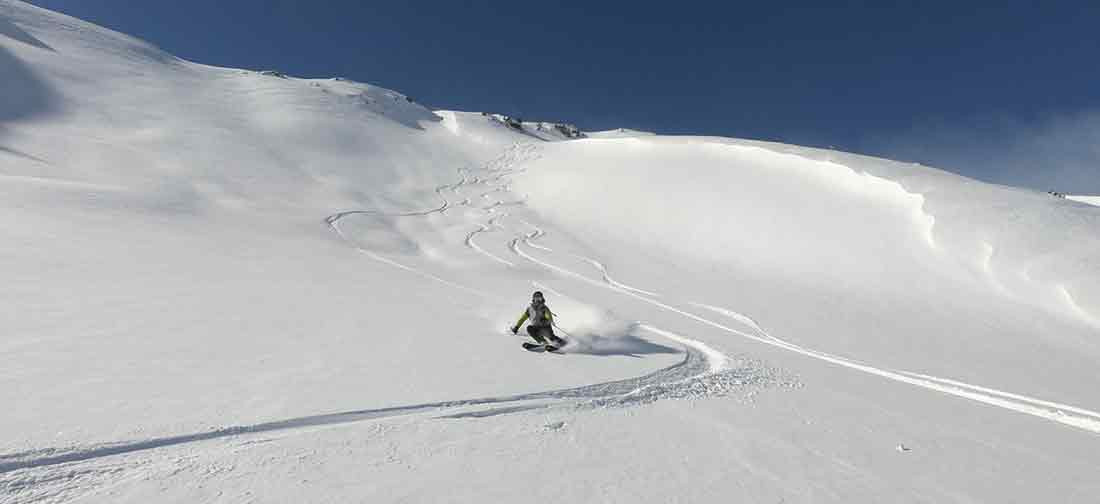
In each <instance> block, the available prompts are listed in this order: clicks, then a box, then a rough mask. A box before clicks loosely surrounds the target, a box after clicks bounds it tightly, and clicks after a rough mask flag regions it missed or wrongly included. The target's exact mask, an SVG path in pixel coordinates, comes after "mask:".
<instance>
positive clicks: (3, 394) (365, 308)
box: [0, 0, 1100, 503]
mask: <svg viewBox="0 0 1100 504" xmlns="http://www.w3.org/2000/svg"><path fill="white" fill-rule="evenodd" d="M368 49H369V48H368ZM275 73H278V72H268V73H266V74H265V73H264V72H256V71H250V70H240V69H228V68H218V67H211V66H207V65H202V64H199V63H193V62H188V61H185V60H182V59H178V58H175V57H174V56H171V55H169V54H167V53H165V52H164V51H161V50H159V49H157V48H155V47H153V46H152V45H150V44H147V43H145V42H142V41H140V40H136V39H133V38H131V37H128V36H126V35H123V34H119V33H117V32H113V31H111V30H107V29H105V28H101V27H98V26H95V25H92V24H89V23H85V22H83V21H79V20H76V19H73V18H71V17H68V16H64V15H61V14H58V13H54V12H51V11H48V10H44V9H40V8H37V7H34V6H31V5H28V4H26V3H22V2H18V1H15V0H0V86H2V90H3V93H0V209H2V211H0V237H2V239H0V242H2V243H3V245H2V246H0V276H2V277H3V278H4V279H5V288H4V289H2V290H0V306H2V307H3V308H2V309H0V310H2V311H0V322H2V327H4V329H5V331H4V336H3V338H2V339H0V380H2V383H3V384H4V386H3V387H0V404H4V405H6V406H8V407H7V408H6V409H5V414H4V415H2V416H0V432H4V433H5V434H7V435H5V436H3V437H0V502H5V503H6V502H13V503H14V502H68V501H72V500H77V499H83V500H86V501H93V502H96V501H99V502H149V501H167V500H176V501H189V502H190V501H210V502H221V501H227V502H228V501H233V502H236V501H242V500H257V501H264V502H271V501H276V502H303V501H306V502H318V501H329V502H342V501H348V500H364V501H371V502H390V501H451V502H484V501H486V500H493V501H496V500H500V501H505V500H507V501H510V502H513V501H514V502H545V501H555V502H556V501H560V500H563V499H567V500H571V501H580V502H586V501H611V502H668V501H673V500H679V501H689V502H717V501H722V502H725V501H728V500H731V499H733V500H746V501H753V502H755V501H760V502H774V501H789V502H853V501H856V502H883V501H925V502H927V501H935V502H969V501H1006V500H1024V501H1042V500H1049V498H1050V496H1052V495H1057V496H1059V498H1060V499H1061V500H1064V501H1075V502H1088V501H1089V500H1090V499H1091V498H1092V496H1094V495H1095V494H1096V492H1097V491H1100V486H1098V485H1100V483H1098V482H1097V481H1096V479H1095V477H1094V472H1095V467H1096V465H1097V463H1100V459H1098V458H1097V451H1096V450H1095V446H1094V442H1095V440H1096V434H1097V433H1098V432H1100V413H1098V411H1100V403H1098V402H1097V396H1096V394H1095V390H1096V388H1097V386H1098V385H1100V378H1098V377H1097V375H1096V373H1095V369H1096V365H1097V363H1098V362H1100V340H1098V339H1097V335H1098V333H1100V287H1098V286H1100V264H1098V263H1097V262H1096V257H1100V209H1098V208H1096V207H1094V206H1089V205H1086V204H1083V203H1081V202H1078V201H1073V200H1072V199H1060V198H1052V197H1050V196H1049V195H1047V194H1043V193H1040V192H1037V191H1029V190H1024V189H1017V188H1011V187H1003V186H995V185H990V184H985V183H982V182H979V181H975V180H972V179H969V178H966V177H962V176H959V175H955V174H951V173H948V172H945V171H941V170H937V169H934V168H930V167H924V166H919V165H914V164H911V163H901V162H895V161H889V160H884V159H878V158H872V157H866V156H860V155H856V154H849V153H842V152H836V151H831V150H824V149H813V148H806V147H799V146H793V145H784V144H778V143H771V142H760V141H751V140H739V139H730V138H719V137H701V136H662V135H653V134H651V133H646V132H641V131H634V130H627V129H620V130H611V131H606V132H581V131H580V130H578V129H577V128H575V127H573V126H570V125H568V124H566V123H548V122H547V123H543V122H529V121H521V120H518V119H515V118H511V117H507V116H503V115H497V114H489V113H484V114H483V113H478V112H460V111H450V110H429V109H428V108H426V107H424V106H422V105H420V104H418V103H416V102H415V101H413V100H410V99H409V98H408V97H407V96H406V95H404V94H401V93H399V92H397V91H393V90H389V89H385V88H382V87H378V86H374V85H371V84H366V83H357V82H352V81H347V80H343V79H300V78H294V77H290V76H286V75H275ZM536 289H537V290H540V291H543V292H544V293H545V294H546V297H547V300H548V304H549V305H550V306H551V307H552V309H553V312H554V313H555V314H556V317H555V323H556V326H555V331H557V332H558V333H559V334H560V335H562V336H564V337H566V338H567V339H568V340H569V343H568V345H567V346H565V347H564V348H563V351H562V352H560V354H557V355H555V354H552V353H543V354H537V353H531V352H527V351H525V350H523V349H522V348H521V347H520V345H519V343H520V342H521V341H523V339H522V338H521V337H522V336H523V335H524V334H525V329H522V328H521V329H520V332H519V336H514V335H512V333H511V331H509V330H508V328H510V327H511V326H512V325H513V324H515V323H516V320H517V318H518V317H519V315H520V313H521V312H522V310H523V309H524V307H525V305H526V304H527V300H528V299H529V298H530V295H531V291H533V290H536ZM548 474H549V475H560V478H558V479H554V478H550V479H547V477H546V476H547V475H548ZM562 481H566V482H568V484H560V483H561V482H562Z"/></svg>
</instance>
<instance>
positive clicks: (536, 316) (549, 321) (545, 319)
mask: <svg viewBox="0 0 1100 504" xmlns="http://www.w3.org/2000/svg"><path fill="white" fill-rule="evenodd" d="M528 319H530V320H531V325H533V326H535V327H550V326H552V325H554V313H553V312H551V311H550V307H549V306H546V305H542V306H538V307H536V306H528V307H527V309H526V310H524V311H523V315H522V316H520V318H519V321H518V322H516V328H517V329H518V328H519V327H520V326H522V325H523V323H524V322H526V321H527V320H528Z"/></svg>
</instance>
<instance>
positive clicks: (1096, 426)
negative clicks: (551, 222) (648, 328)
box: [509, 223, 1100, 433]
mask: <svg viewBox="0 0 1100 504" xmlns="http://www.w3.org/2000/svg"><path fill="white" fill-rule="evenodd" d="M528 225H530V224H529V223H528ZM531 227H534V228H535V231H534V232H532V233H528V234H525V235H523V236H522V237H520V238H515V239H513V240H512V241H511V242H510V243H509V248H510V249H511V250H512V252H513V253H514V254H516V255H517V256H519V257H521V258H523V259H525V260H527V261H529V262H531V263H533V264H536V265H539V266H542V267H543V268H546V269H548V270H550V271H554V272H556V273H558V274H561V275H563V276H566V277H569V278H574V279H577V280H580V281H582V282H585V283H588V284H590V285H595V286H600V287H605V288H609V289H612V290H615V291H617V292H619V293H621V294H624V295H626V296H629V297H632V298H634V299H637V300H640V301H642V302H645V303H648V304H650V305H652V306H655V307H657V308H660V309H663V310H666V311H669V312H672V313H676V314H678V315H681V316H683V317H686V318H688V319H691V320H694V321H696V322H699V323H702V324H704V325H707V326H709V327H712V328H715V329H719V330H721V331H724V332H728V333H731V334H734V335H737V336H741V337H744V338H748V339H751V340H754V341H757V342H760V343H764V344H766V345H771V346H774V347H778V348H782V349H784V350H787V351H790V352H794V353H797V354H801V355H804V356H806V357H810V358H813V359H817V360H821V361H825V362H829V363H832V364H836V365H839V366H843V367H846V368H849V369H853V370H856V371H861V372H864V373H867V374H872V375H876V376H880V377H883V378H887V379H890V380H893V381H897V382H901V383H906V384H909V385H913V386H917V387H921V388H925V389H928V390H934V391H937V392H942V393H945V394H949V395H952V396H956V397H961V398H964V399H969V400H972V401H975V402H979V403H982V404H987V405H990V406H996V407H998V408H1003V409H1007V410H1010V411H1015V412H1018V413H1024V414H1027V415H1032V416H1036V417H1039V418H1042V419H1045V420H1050V421H1053V422H1058V423H1061V424H1064V425H1069V426H1072V427H1077V428H1079V429H1083V430H1086V431H1089V432H1093V433H1100V412H1096V411H1092V410H1089V409H1085V408H1080V407H1076V406H1072V405H1068V404H1063V403H1058V402H1054V401H1047V400H1043V399H1038V398H1033V397H1028V396H1025V395H1022V394H1015V393H1012V392H1006V391H1003V390H997V389H994V388H990V387H983V386H980V385H974V384H970V383H966V382H962V381H958V380H954V379H950V378H941V377H936V376H931V375H927V374H922V373H916V372H912V371H904V370H895V369H888V368H880V367H876V366H874V365H872V364H868V363H865V362H861V361H858V360H855V359H850V358H846V357H841V356H837V355H832V354H829V353H826V352H822V351H819V350H814V349H810V348H806V347H803V346H800V345H796V344H794V343H790V342H788V341H785V340H782V339H779V338H776V337H775V336H772V335H771V334H768V333H767V332H766V331H764V329H763V328H761V326H760V325H759V324H758V323H757V322H756V321H755V320H753V319H752V317H749V316H747V315H744V314H741V313H738V312H735V311H732V310H728V309H724V308H718V307H714V306H709V305H703V304H699V303H691V304H693V305H695V306H697V307H701V308H706V309H708V310H711V311H714V312H716V313H720V314H722V315H724V316H727V317H729V318H732V319H734V320H736V321H738V322H739V323H741V324H744V325H746V326H748V327H750V328H752V329H753V330H754V331H755V332H756V333H757V334H751V333H747V332H744V331H741V330H738V329H734V328H732V327H729V326H726V325H724V324H720V323H718V322H714V321H712V320H710V319H707V318H704V317H701V316H699V315H696V314H694V313H691V312H688V311H685V310H682V309H679V308H676V307H674V306H672V305H670V304H667V303H664V302H661V301H658V300H656V299H653V297H656V296H653V295H652V294H650V293H648V292H646V291H643V290H640V289H636V288H632V287H628V286H623V285H622V284H619V283H618V282H614V281H612V280H610V279H609V278H607V276H606V275H604V278H603V280H604V281H603V282H597V281H595V280H592V279H591V278H588V277H586V276H584V275H581V274H579V273H576V272H573V271H570V270H568V269H565V268H562V267H559V266H556V265H554V264H551V263H549V262H546V261H543V260H540V259H538V258H536V257H533V256H532V255H530V254H529V253H527V252H524V251H523V250H522V248H521V247H520V245H521V244H522V245H524V246H528V247H531V248H534V249H538V250H542V251H544V252H553V251H552V250H551V249H549V248H547V247H543V246H540V245H537V244H534V243H532V242H533V241H534V240H536V239H538V238H541V237H543V236H545V233H544V232H542V230H540V229H538V228H537V227H535V226H533V225H531ZM581 258H582V259H585V258H583V257H581Z"/></svg>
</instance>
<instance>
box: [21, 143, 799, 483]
mask: <svg viewBox="0 0 1100 504" xmlns="http://www.w3.org/2000/svg"><path fill="white" fill-rule="evenodd" d="M504 159H506V160H508V161H514V160H515V159H514V156H510V155H506V156H505V157H504ZM508 166H509V165H507V164H506V165H504V166H503V167H494V166H493V165H492V163H490V164H488V165H487V168H486V169H487V170H488V171H492V172H497V173H499V176H497V177H496V178H494V179H493V180H496V181H501V180H502V177H504V176H507V175H511V174H514V173H519V172H521V171H522V170H509V169H507V168H508ZM463 171H467V170H464V169H459V173H460V174H462V173H463ZM479 183H483V181H482V180H481V179H479V178H477V177H474V178H469V177H468V176H467V175H462V178H461V180H459V181H458V182H456V183H454V184H444V185H441V186H438V187H436V189H435V192H436V194H437V195H439V196H440V198H441V199H442V202H441V204H440V205H439V206H438V207H434V208H430V209H427V210H417V211H408V212H397V213H387V212H381V211H375V210H350V211H343V212H338V213H335V214H332V215H330V216H328V217H326V218H325V219H324V222H325V224H326V225H327V226H328V227H329V228H330V229H331V230H332V231H333V232H334V233H335V234H336V235H337V236H339V237H340V238H341V239H342V240H344V241H346V242H347V243H349V244H351V245H352V246H353V247H355V249H356V250H357V251H358V252H360V253H362V254H364V255H366V256H367V257H369V258H371V259H373V260H376V261H379V262H381V263H384V264H387V265H389V266H393V267H395V268H398V269H401V270H404V271H407V272H409V273H412V274H415V275H418V276H420V277H422V278H425V279H428V280H431V281H434V282H439V283H442V284H444V285H447V286H449V287H453V288H456V289H459V290H462V291H465V292H468V293H471V294H474V295H477V296H481V297H498V296H494V295H493V294H491V293H489V292H486V291H483V290H480V289H476V288H473V287H469V286H466V285H461V284H458V283H456V282H452V281H450V280H447V279H445V278H443V277H440V276H437V275H434V274H432V273H429V272H427V271H424V270H421V269H418V268H415V267H412V266H409V265H406V264H403V263H401V262H398V261H395V260H393V259H390V258H388V257H385V256H382V255H380V254H377V253H375V252H372V251H370V250H368V249H366V248H363V247H360V246H359V245H358V244H356V243H355V241H354V240H352V239H351V238H350V237H348V236H347V235H346V234H345V233H344V232H343V230H341V228H340V221H341V220H342V219H344V218H345V217H348V216H352V215H363V216H386V217H395V216H396V217H417V216H427V215H430V214H433V213H444V212H446V211H447V209H449V208H451V203H450V202H449V201H448V200H447V198H446V197H444V196H443V193H444V192H445V191H450V192H452V193H454V194H458V189H459V188H461V187H463V186H468V185H473V184H479ZM502 187H503V186H502ZM505 191H507V189H505ZM466 201H467V202H468V201H469V199H468V198H467V200H466ZM508 204H517V205H522V204H524V202H523V201H518V202H514V203H504V202H499V201H498V204H497V205H494V207H495V206H500V205H508ZM486 212H487V213H489V212H490V209H486ZM507 215H508V214H506V213H502V214H497V215H495V216H493V217H492V218H490V219H489V221H488V222H487V224H486V225H481V226H480V227H479V229H477V230H475V231H473V232H471V233H470V234H469V235H467V237H466V245H467V246H469V247H470V248H473V249H475V250H477V251H479V252H481V253H482V254H485V255H486V256H488V257H490V258H492V259H494V260H496V261H497V262H500V263H502V264H506V265H509V266H512V265H513V263H511V262H510V261H507V260H504V259H502V258H498V257H496V256H494V255H492V254H490V253H488V252H486V251H485V250H483V249H481V247H479V246H478V245H477V244H476V242H475V241H474V239H473V238H474V236H476V235H477V234H479V233H485V232H488V231H491V230H494V229H500V230H503V228H502V227H501V226H500V225H499V223H498V221H499V219H501V218H504V217H506V216H507ZM541 234H542V231H541V230H538V231H537V232H536V233H533V235H532V238H533V237H537V236H540V235H541ZM578 257H580V256H578ZM585 259H586V258H585ZM586 260H587V259H586ZM588 262H589V263H590V264H593V265H595V266H597V268H598V269H600V270H601V271H603V272H604V279H605V281H607V282H608V285H609V286H611V287H613V288H615V289H618V290H621V291H624V292H630V289H631V288H629V287H628V286H625V285H623V284H619V283H618V282H614V281H613V280H611V279H610V277H609V276H607V275H606V269H605V268H602V263H599V262H598V261H594V260H588ZM638 291H639V292H646V291H640V290H638ZM638 327H639V328H641V329H643V330H645V331H648V332H650V333H652V334H654V335H656V336H659V337H663V338H666V339H669V340H671V341H674V342H676V343H678V344H680V345H681V346H682V348H683V350H684V357H683V359H682V360H681V361H679V362H677V363H675V364H672V365H670V366H667V367H664V368H662V369H659V370H657V371H654V372H651V373H649V374H646V375H643V376H638V377H633V378H626V379H622V380H615V381H609V382H603V383H595V384H591V385H584V386H580V387H572V388H563V389H556V390H549V391H543V392H534V393H527V394H516V395H507V396H496V397H482V398H473V399H460V400H449V401H438V402H430V403H422V404H414V405H406V406H393V407H385V408H376V409H362V410H353V411H344V412H338V413H327V414H319V415H311V416H303V417H297V418H289V419H284V420H277V421H271V422H263V423H257V424H251V425H239V426H230V427H224V428H220V429H214V430H209V431H203V432H196V433H189V434H179V435H172V436H163V437H156V438H151V439H144V440H134V441H122V442H112V443H104V444H97V445H90V446H75V447H65V448H45V449H36V450H29V451H23V452H17V453H10V454H0V489H3V490H5V492H10V493H11V495H12V496H13V499H12V502H31V501H39V500H42V499H52V500H58V499H60V500H65V499H71V500H76V499H81V498H83V497H87V496H89V495H94V494H96V493H98V492H101V491H103V490H104V489H105V488H108V487H110V486H114V485H117V484H120V483H121V482H125V481H128V480H129V479H130V478H133V477H135V476H127V475H126V472H127V471H129V470H131V469H134V468H135V467H139V466H147V465H149V464H150V463H151V461H150V460H149V459H145V460H137V461H135V460H131V458H130V457H127V455H130V456H136V454H140V453H143V452H150V451H155V450H161V449H166V448H170V447H173V446H180V445H189V444H195V443H201V442H206V441H212V440H217V439H226V438H234V437H242V436H252V435H257V434H262V433H270V432H279V431H292V432H293V431H302V430H306V429H310V428H318V427H325V426H332V425H340V424H350V423H356V422H364V421H371V420H379V419H385V418H392V417H399V416H412V415H430V414H436V416H434V417H432V418H435V419H463V418H487V417H493V416H498V415H506V414H512V413H519V412H524V411H531V410H536V409H551V408H557V409H561V408H567V409H572V410H591V409H595V408H607V407H627V406H634V405H641V404H648V403H651V402H654V401H658V400H662V399H682V398H704V397H715V396H722V395H726V394H728V393H729V392H730V391H732V390H735V389H740V388H744V387H746V386H761V387H762V386H767V385H770V384H772V383H775V382H776V381H778V380H777V379H776V377H775V376H773V373H771V372H770V371H768V370H764V369H763V368H762V367H761V366H759V365H758V364H757V363H753V362H750V361H747V360H743V359H742V360H739V361H738V365H736V366H735V365H734V362H733V359H731V358H730V357H729V356H727V355H725V354H723V353H722V352H720V351H718V350H716V349H714V348H711V347H710V346H708V345H706V344H705V343H702V342H700V341H697V340H694V339H691V338H687V337H685V336H682V335H680V334H677V333H674V332H672V331H668V330H665V329H661V328H658V327H655V326H652V325H649V324H644V323H640V324H639V325H638ZM566 350H568V347H566ZM456 410H457V411H456ZM149 457H152V455H149ZM177 460H179V459H177ZM89 464H90V465H89ZM81 475H86V476H81ZM73 494H75V495H73Z"/></svg>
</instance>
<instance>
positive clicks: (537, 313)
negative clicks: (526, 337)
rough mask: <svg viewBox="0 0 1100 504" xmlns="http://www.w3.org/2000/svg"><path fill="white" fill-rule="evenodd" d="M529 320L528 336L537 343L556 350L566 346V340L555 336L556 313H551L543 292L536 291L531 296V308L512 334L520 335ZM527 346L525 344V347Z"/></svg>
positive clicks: (520, 319)
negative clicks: (521, 327)
mask: <svg viewBox="0 0 1100 504" xmlns="http://www.w3.org/2000/svg"><path fill="white" fill-rule="evenodd" d="M528 320H529V321H530V324H528V325H527V334H530V335H531V337H532V338H534V339H535V341H537V342H539V343H540V344H542V345H552V346H553V347H555V348H557V347H561V346H562V345H564V344H565V340H563V339H561V338H559V337H557V335H555V334H554V313H553V312H551V311H550V307H549V306H546V299H545V298H543V297H542V292H539V291H535V293H534V294H531V306H528V307H527V309H526V310H524V312H523V315H522V316H521V317H520V318H519V321H518V322H516V325H514V326H512V334H516V333H518V332H519V328H520V326H522V325H523V323H524V322H525V321H528ZM526 345H527V344H526V343H525V344H524V346H526Z"/></svg>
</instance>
